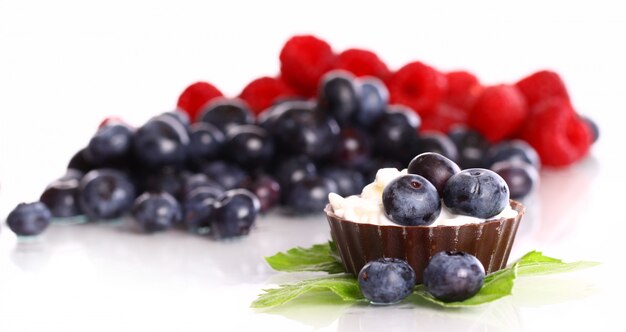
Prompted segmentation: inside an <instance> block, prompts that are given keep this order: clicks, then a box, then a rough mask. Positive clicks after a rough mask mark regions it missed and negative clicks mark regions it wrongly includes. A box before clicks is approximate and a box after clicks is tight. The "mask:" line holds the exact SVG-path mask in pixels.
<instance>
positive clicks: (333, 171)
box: [322, 167, 366, 197]
mask: <svg viewBox="0 0 626 332" xmlns="http://www.w3.org/2000/svg"><path fill="white" fill-rule="evenodd" d="M322 176H324V177H326V178H328V179H330V180H332V181H334V182H335V184H336V185H337V192H336V193H337V194H338V195H340V196H343V197H347V196H350V195H358V194H360V193H361V189H363V187H365V185H366V183H365V178H364V177H363V174H361V172H359V171H357V170H356V169H352V168H341V167H326V168H324V169H323V170H322Z"/></svg>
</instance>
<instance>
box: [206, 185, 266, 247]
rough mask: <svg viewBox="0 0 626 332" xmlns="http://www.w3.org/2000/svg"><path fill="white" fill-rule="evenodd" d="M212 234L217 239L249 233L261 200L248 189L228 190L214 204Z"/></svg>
mask: <svg viewBox="0 0 626 332" xmlns="http://www.w3.org/2000/svg"><path fill="white" fill-rule="evenodd" d="M214 208H215V211H214V217H213V218H212V222H211V236H213V237H214V238H217V239H225V238H232V237H236V236H242V235H247V234H248V233H249V232H250V228H251V227H252V225H254V222H255V220H256V217H257V215H258V214H259V209H260V204H259V200H258V198H257V197H256V196H254V194H253V193H251V192H250V191H248V190H246V189H234V190H229V191H227V192H226V193H225V194H224V196H223V197H222V198H221V199H220V200H218V201H217V202H216V203H215V205H214Z"/></svg>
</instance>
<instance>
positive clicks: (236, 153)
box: [225, 125, 274, 169]
mask: <svg viewBox="0 0 626 332" xmlns="http://www.w3.org/2000/svg"><path fill="white" fill-rule="evenodd" d="M225 152H226V155H227V156H228V158H229V159H230V160H231V161H233V162H235V163H237V164H238V165H240V166H241V167H243V168H246V169H258V168H260V167H263V166H265V165H266V164H267V163H268V162H269V161H270V160H271V159H272V157H273V156H274V142H273V141H272V139H271V137H270V135H269V134H268V133H267V131H266V130H265V129H263V128H262V127H259V126H256V125H241V126H233V127H232V128H231V129H230V130H229V131H228V134H227V137H226V144H225Z"/></svg>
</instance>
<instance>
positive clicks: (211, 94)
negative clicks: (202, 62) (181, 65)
mask: <svg viewBox="0 0 626 332" xmlns="http://www.w3.org/2000/svg"><path fill="white" fill-rule="evenodd" d="M221 96H223V95H222V92H220V90H218V89H217V88H216V87H214V86H213V85H211V84H210V83H207V82H196V83H194V84H192V85H190V86H188V87H187V88H186V89H185V91H183V93H181V94H180V97H178V104H177V105H178V108H180V109H182V110H184V111H185V112H187V114H188V115H189V119H191V121H194V120H195V119H196V118H197V116H198V113H200V110H201V109H202V106H204V105H205V104H206V103H208V102H209V101H210V100H211V99H213V98H215V97H221Z"/></svg>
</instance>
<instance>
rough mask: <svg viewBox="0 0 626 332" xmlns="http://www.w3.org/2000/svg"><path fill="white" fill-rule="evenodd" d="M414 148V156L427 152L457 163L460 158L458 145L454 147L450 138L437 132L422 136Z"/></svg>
mask: <svg viewBox="0 0 626 332" xmlns="http://www.w3.org/2000/svg"><path fill="white" fill-rule="evenodd" d="M413 147H414V148H413V151H412V152H413V154H412V155H413V156H415V155H418V154H420V153H425V152H434V153H438V154H440V155H442V156H444V157H446V158H448V159H450V160H452V161H456V160H457V159H458V157H459V153H458V151H457V149H456V145H454V143H453V142H452V140H451V139H450V138H448V136H446V135H444V134H441V133H437V132H425V133H422V134H420V136H419V137H418V139H417V141H416V143H415V145H414V146H413Z"/></svg>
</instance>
